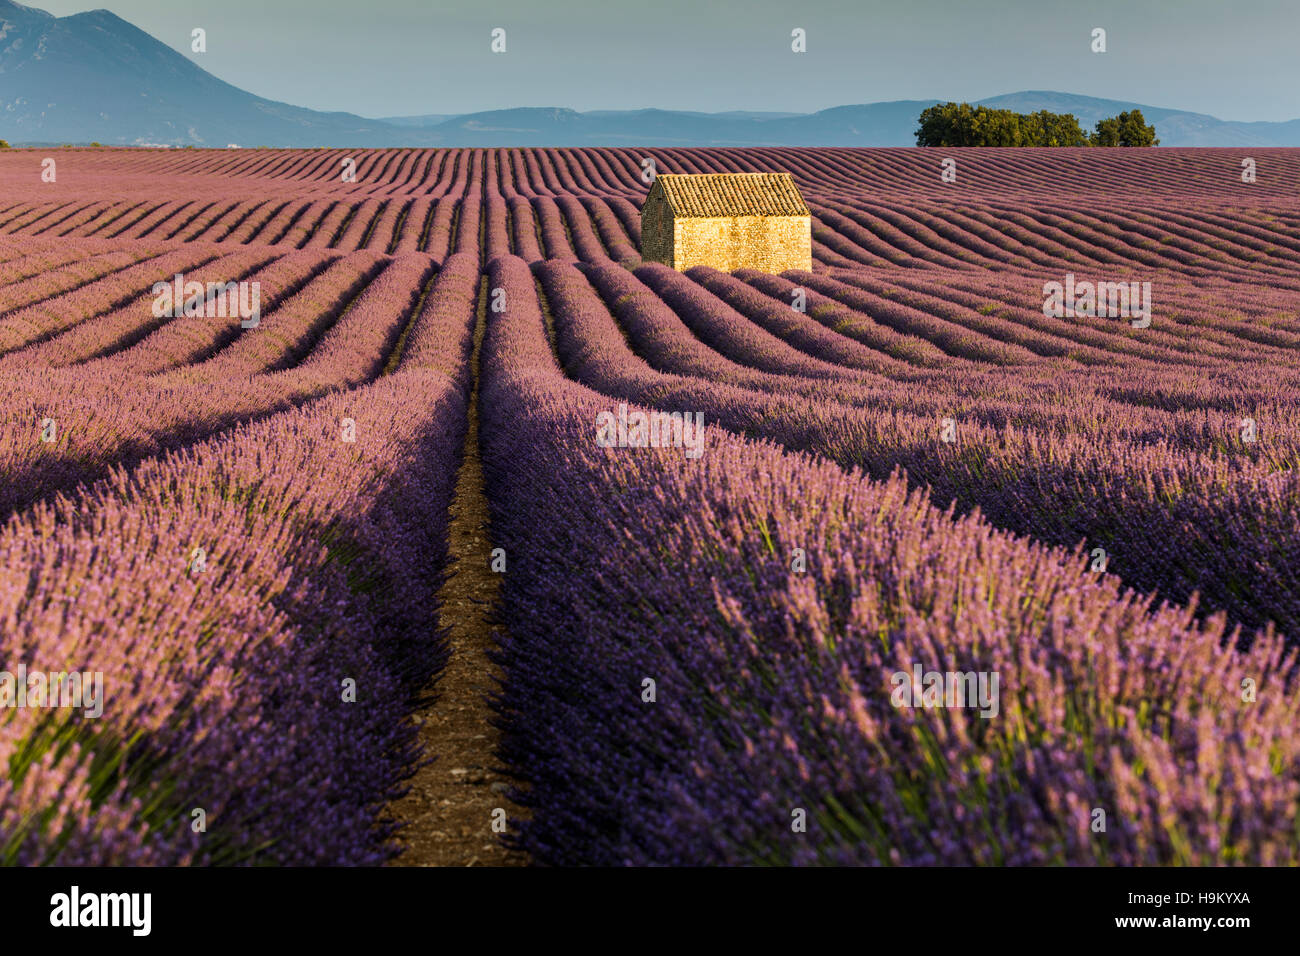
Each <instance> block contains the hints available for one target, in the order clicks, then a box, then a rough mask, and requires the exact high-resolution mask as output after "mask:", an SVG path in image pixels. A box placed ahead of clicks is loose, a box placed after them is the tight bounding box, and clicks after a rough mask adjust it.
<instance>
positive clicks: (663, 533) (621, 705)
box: [482, 258, 1300, 865]
mask: <svg viewBox="0 0 1300 956" xmlns="http://www.w3.org/2000/svg"><path fill="white" fill-rule="evenodd" d="M538 271H539V273H540V279H541V284H542V286H543V287H544V288H545V291H546V300H545V301H543V302H540V303H539V299H538V295H537V291H536V288H535V279H534V276H533V274H532V273H531V272H530V270H529V268H528V266H527V264H526V263H525V262H523V261H522V260H520V259H514V258H503V259H498V260H496V261H494V262H493V263H492V264H491V267H490V270H489V275H490V284H491V285H492V286H493V287H495V288H502V289H504V290H505V295H506V301H507V302H508V303H509V305H508V308H507V309H506V311H505V312H504V313H501V314H494V315H492V316H491V317H490V318H491V324H490V326H489V329H488V335H487V338H486V340H485V346H484V366H483V375H484V380H483V389H484V390H483V397H482V415H483V422H484V427H483V452H484V460H485V466H486V471H487V476H488V483H489V495H490V501H491V505H492V529H493V538H494V543H496V544H498V545H500V546H502V547H504V548H505V549H506V552H507V554H508V556H509V561H510V565H509V567H510V572H509V573H508V574H507V576H506V579H505V593H506V601H505V604H504V622H503V623H504V624H505V627H506V632H507V633H506V635H505V636H504V637H503V645H502V650H501V653H500V661H501V663H502V664H503V666H504V668H505V675H506V678H505V683H504V687H503V690H502V693H501V694H500V697H499V700H498V702H497V706H498V709H499V713H500V717H501V720H502V724H503V727H504V729H505V738H504V744H503V755H504V756H505V757H506V759H507V760H508V761H509V763H510V765H511V766H512V768H513V769H514V771H515V772H516V773H517V774H518V775H519V776H520V778H521V780H522V781H526V783H527V787H526V788H523V790H522V792H521V794H520V795H519V796H520V799H521V800H522V802H523V803H524V804H525V805H527V806H528V807H529V808H530V809H531V818H530V819H529V820H527V821H520V822H518V823H517V824H516V826H517V829H518V833H517V834H516V837H515V840H516V842H517V843H518V844H519V845H520V846H522V847H524V848H525V849H527V850H528V851H529V852H531V853H532V854H533V855H534V858H535V859H537V860H538V861H540V862H544V863H558V864H574V863H599V864H613V865H619V864H638V863H681V864H696V863H801V864H807V863H819V862H821V863H828V862H834V863H873V864H891V863H892V864H925V863H958V864H963V863H973V864H999V863H1000V864H1042V863H1113V864H1137V863H1195V864H1218V863H1256V864H1282V863H1292V864H1293V863H1295V862H1296V861H1297V859H1300V838H1298V837H1297V830H1296V825H1295V824H1296V816H1295V813H1296V805H1297V798H1300V732H1298V731H1297V726H1298V725H1297V720H1296V718H1297V716H1300V713H1298V712H1300V693H1298V692H1297V688H1296V686H1295V684H1294V680H1293V679H1292V678H1289V677H1288V675H1289V674H1290V673H1291V671H1292V670H1293V668H1294V665H1295V662H1296V658H1295V652H1294V650H1292V651H1288V650H1287V649H1286V646H1285V644H1284V643H1283V641H1282V640H1281V639H1279V638H1277V637H1275V636H1272V635H1268V634H1265V635H1261V636H1260V637H1259V638H1258V639H1257V640H1256V641H1255V642H1254V643H1253V645H1252V646H1251V648H1250V649H1249V650H1246V651H1242V650H1238V649H1235V648H1234V647H1233V646H1232V644H1231V642H1230V641H1229V640H1227V639H1226V634H1225V630H1224V626H1223V622H1222V620H1221V619H1219V620H1215V621H1212V622H1210V623H1208V624H1204V623H1197V622H1196V621H1195V619H1194V617H1193V614H1192V612H1191V611H1190V610H1189V609H1185V608H1177V607H1163V608H1161V609H1153V606H1152V602H1151V601H1150V600H1148V599H1143V598H1140V597H1136V596H1134V595H1133V594H1132V593H1130V592H1127V591H1123V590H1122V589H1121V587H1120V585H1119V583H1118V580H1117V579H1116V578H1115V577H1113V576H1111V575H1104V574H1102V575H1099V574H1096V573H1093V572H1091V571H1090V570H1089V568H1088V566H1087V563H1086V561H1085V560H1084V559H1083V558H1081V556H1080V555H1079V554H1078V553H1077V552H1074V553H1067V552H1065V551H1062V550H1055V549H1050V548H1047V547H1045V546H1043V545H1040V544H1036V543H1033V542H1030V541H1026V540H1023V539H1018V538H1015V537H1013V536H1011V535H1008V534H1006V533H1004V532H1001V531H997V530H995V529H993V528H992V527H991V526H990V525H989V524H988V523H987V522H986V521H984V520H983V519H982V518H980V517H978V516H971V517H965V518H954V517H953V516H952V515H951V514H950V513H944V512H943V511H942V510H940V509H938V508H936V507H935V506H934V505H933V504H931V503H930V502H929V500H928V499H927V497H926V496H925V495H924V493H922V492H918V491H916V490H910V489H909V487H908V485H907V483H906V482H905V481H903V480H901V479H892V480H887V481H883V482H875V481H872V480H870V479H869V478H867V477H866V476H863V475H861V474H859V473H853V472H847V471H844V470H841V469H840V468H838V467H837V466H835V465H834V464H831V463H829V462H826V461H824V460H823V461H818V460H815V459H811V458H807V457H803V456H800V455H797V454H791V453H789V452H786V451H784V450H782V449H780V448H779V447H777V446H774V445H771V444H765V443H755V442H751V441H748V440H741V439H738V438H736V437H735V436H734V435H732V434H729V433H726V432H723V431H720V430H716V429H714V428H712V427H709V428H706V430H705V435H704V436H703V437H704V451H703V454H702V456H700V457H698V458H694V457H693V456H688V455H685V454H683V451H682V449H680V448H669V447H661V448H650V447H646V448H620V447H608V446H609V444H610V443H609V442H608V441H605V442H601V441H598V440H597V435H598V433H597V421H598V416H600V415H601V413H603V412H612V411H613V410H614V407H615V406H614V403H615V401H616V398H615V397H614V396H613V395H612V394H601V393H600V392H596V391H592V390H590V389H588V388H586V387H584V386H582V385H580V384H578V383H576V382H574V381H572V380H571V379H569V378H567V377H566V376H565V374H564V373H563V372H562V371H561V370H560V367H559V364H558V362H557V360H556V358H555V357H554V356H553V354H552V348H551V344H550V342H549V341H548V336H547V331H546V318H545V316H544V314H543V306H547V305H549V310H550V313H551V318H552V319H561V318H563V319H564V322H565V324H571V320H572V316H573V313H574V306H573V303H572V302H571V301H565V302H563V303H561V302H560V295H559V293H560V290H559V288H558V286H559V284H561V283H564V282H569V281H571V280H573V279H574V276H575V275H576V273H575V274H572V275H569V276H566V275H565V269H564V268H563V267H561V266H559V265H552V266H550V267H546V268H540V269H539V270H538ZM576 279H577V281H581V277H580V276H577V277H576ZM583 284H584V285H585V282H584V283H583ZM566 338H570V339H571V335H570V334H569V333H565V332H563V331H562V330H559V340H558V345H559V347H560V352H561V356H562V357H563V358H564V361H565V362H566V363H567V364H569V365H570V367H571V368H572V367H573V365H575V364H576V365H579V366H581V365H583V363H586V365H587V366H588V367H590V366H593V365H594V366H599V365H605V364H609V363H610V362H611V361H612V359H611V358H610V357H609V356H608V355H601V354H599V351H598V350H597V349H595V343H590V342H589V343H588V346H589V348H588V350H587V351H585V352H581V351H577V352H575V351H572V350H569V349H568V348H567V347H566V346H565V344H564V342H565V339H566ZM660 387H661V389H662V391H661V393H660V396H661V397H663V396H669V395H670V389H671V385H670V384H669V383H666V382H665V383H661V385H660ZM718 390H719V392H721V393H729V390H728V389H726V388H725V387H723V388H719V389H718ZM647 397H649V396H647ZM752 400H753V399H752V396H744V397H740V396H737V397H736V398H735V399H734V401H733V399H732V398H730V397H729V394H723V395H722V396H721V397H720V398H719V400H718V402H719V405H724V404H732V405H733V406H734V407H736V408H740V407H744V406H745V404H747V403H748V402H751V401H752ZM665 407H667V406H666V405H665ZM633 410H634V411H635V410H636V409H635V406H634V409H633ZM932 673H934V674H939V675H941V676H942V675H946V674H951V673H968V674H970V675H972V676H976V675H978V680H979V682H980V684H979V686H981V687H983V688H984V689H986V690H990V691H991V693H990V694H989V695H988V696H987V698H986V699H985V698H981V704H982V709H976V708H974V707H973V706H972V707H969V708H968V707H963V706H961V705H960V704H958V705H957V706H951V705H953V704H954V703H955V702H956V701H955V700H954V698H953V697H951V696H950V697H948V698H946V700H945V698H944V696H943V695H942V694H941V695H940V698H939V703H938V704H937V705H936V702H935V701H934V700H932V699H931V698H930V697H929V696H928V695H926V694H923V692H922V686H921V684H922V677H921V675H923V674H924V675H927V676H926V677H925V686H926V687H929V686H930V679H929V676H928V675H930V674H932ZM899 675H901V678H900V676H899ZM944 703H947V704H948V705H949V706H944V705H943V704H944Z"/></svg>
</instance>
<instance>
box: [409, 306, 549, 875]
mask: <svg viewBox="0 0 1300 956" xmlns="http://www.w3.org/2000/svg"><path fill="white" fill-rule="evenodd" d="M481 311H482V310H481ZM479 331H480V336H479V337H480V339H481V331H482V316H481V315H480V325H479ZM474 365H475V368H474V372H475V381H476V383H477V374H478V347H477V344H476V348H475V355H474ZM451 512H452V517H451V534H450V554H451V560H450V575H449V577H448V579H447V582H446V583H445V584H444V585H443V588H442V591H441V592H440V597H441V599H442V620H443V622H444V623H445V624H446V625H448V626H449V627H450V629H451V633H450V636H449V641H450V647H451V656H450V660H449V661H448V663H447V666H446V668H445V669H444V670H443V671H442V673H441V674H440V675H439V677H438V679H437V683H436V685H435V689H434V691H433V700H432V703H431V704H430V705H429V706H427V707H426V708H425V709H424V710H422V711H420V712H419V713H417V714H416V721H417V723H419V725H420V743H421V745H422V746H423V748H424V752H425V753H426V754H429V755H432V756H434V757H435V758H436V759H435V760H434V761H433V762H432V763H430V764H426V765H425V766H423V767H421V768H420V769H419V770H418V771H417V773H416V775H415V776H414V777H413V778H412V779H411V782H410V792H409V793H407V794H406V795H405V796H404V797H402V798H401V799H399V800H397V801H395V802H394V803H393V804H391V806H390V807H389V815H390V816H392V817H394V818H395V819H397V820H399V821H401V822H402V823H404V824H406V826H405V827H404V828H403V829H402V830H401V831H400V833H399V834H398V837H397V840H398V842H399V843H400V844H401V845H402V846H403V852H402V854H401V856H399V857H398V858H397V859H396V860H394V862H393V865H395V866H523V865H526V864H527V863H528V857H527V855H526V854H523V853H520V852H518V851H514V850H509V849H507V848H506V847H505V846H503V845H502V843H501V840H500V836H499V834H497V833H495V832H493V830H492V814H493V811H494V810H495V809H497V808H502V809H504V810H505V812H506V816H507V818H511V819H513V818H515V817H518V816H522V815H524V813H525V811H523V810H522V809H521V808H520V807H517V806H516V805H515V804H513V803H511V802H510V801H509V800H507V799H506V797H505V792H504V791H505V790H506V789H507V786H508V784H509V781H507V779H506V778H505V776H503V775H502V774H501V773H500V772H499V770H498V765H499V762H498V761H497V760H496V757H495V751H496V747H497V741H498V738H499V736H500V735H499V733H498V731H497V730H496V728H495V727H493V726H492V725H491V724H490V723H489V720H490V719H491V717H492V711H491V709H490V708H489V706H488V703H487V696H488V695H489V694H490V693H492V692H493V691H494V690H495V689H496V682H495V677H496V673H497V669H496V668H495V667H494V665H493V664H492V663H491V661H489V660H488V657H487V655H488V651H489V650H490V649H491V648H492V646H493V637H492V623H491V620H492V611H493V609H494V608H495V607H496V605H497V601H498V600H499V597H500V591H501V575H499V574H496V573H494V572H493V571H492V570H491V568H490V558H491V551H492V545H491V542H490V539H489V537H488V533H487V527H488V505H487V497H486V495H485V493H484V484H483V464H482V461H481V460H480V458H479V452H478V388H477V384H476V385H475V389H474V395H473V397H472V398H471V401H470V414H469V431H468V434H467V436H466V441H465V457H464V462H463V463H462V465H461V468H460V472H459V473H458V475H457V478H456V490H455V494H454V497H453V499H452V508H451Z"/></svg>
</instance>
